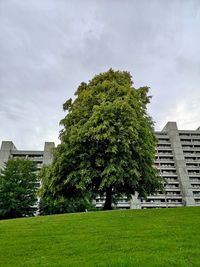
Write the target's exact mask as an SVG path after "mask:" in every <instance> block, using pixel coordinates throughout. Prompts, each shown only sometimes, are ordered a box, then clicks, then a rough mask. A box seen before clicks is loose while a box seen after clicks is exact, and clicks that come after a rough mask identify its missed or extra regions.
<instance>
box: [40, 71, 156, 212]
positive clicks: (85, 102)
mask: <svg viewBox="0 0 200 267" xmlns="http://www.w3.org/2000/svg"><path fill="white" fill-rule="evenodd" d="M148 91H149V88H148V87H141V88H138V89H135V88H134V87H133V82H132V77H131V75H130V73H128V72H123V71H113V70H112V69H110V70H109V71H107V72H105V73H101V74H99V75H97V76H95V77H94V78H93V79H92V80H91V81H89V82H88V83H84V82H82V83H81V84H80V86H79V87H78V89H77V91H76V92H75V96H76V98H75V99H74V100H72V99H69V100H67V101H66V102H65V103H64V105H63V109H64V111H66V112H67V115H66V116H65V117H64V118H63V119H62V120H61V125H62V126H63V130H62V131H61V133H60V139H61V144H60V145H58V147H57V149H56V151H55V155H54V160H53V164H52V167H51V172H50V174H49V176H48V183H47V184H48V186H46V189H48V190H49V192H52V194H54V195H61V196H73V195H82V194H84V192H92V193H93V195H94V197H95V196H96V195H105V196H106V201H105V209H111V204H112V203H113V201H114V200H115V199H117V198H118V197H120V196H122V195H126V196H128V197H130V196H131V194H134V193H135V191H137V192H138V193H139V195H140V196H143V197H145V196H147V195H149V194H151V193H154V192H155V191H156V190H157V189H159V188H160V187H161V180H160V178H159V177H158V174H157V171H156V169H155V168H154V167H153V163H154V157H155V146H156V142H157V140H156V137H155V135H154V129H153V121H152V119H151V117H150V116H149V115H148V113H147V104H148V103H149V102H150V96H148ZM46 189H45V188H44V191H45V190H46Z"/></svg>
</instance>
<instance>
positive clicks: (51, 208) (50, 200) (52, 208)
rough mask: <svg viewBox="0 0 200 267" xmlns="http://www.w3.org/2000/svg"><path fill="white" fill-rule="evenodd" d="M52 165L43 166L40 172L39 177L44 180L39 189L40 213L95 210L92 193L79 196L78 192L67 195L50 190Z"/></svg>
mask: <svg viewBox="0 0 200 267" xmlns="http://www.w3.org/2000/svg"><path fill="white" fill-rule="evenodd" d="M50 174H51V166H43V168H42V169H41V171H40V173H39V179H40V180H41V181H42V184H43V186H42V188H41V189H40V191H39V195H40V202H39V214H40V215H48V214H61V213H73V212H83V211H91V210H95V206H94V204H93V203H92V195H91V193H87V194H84V195H82V196H80V195H79V196H77V194H68V195H65V196H60V195H56V196H55V195H53V194H52V192H51V190H50V184H49V180H48V179H49V175H50Z"/></svg>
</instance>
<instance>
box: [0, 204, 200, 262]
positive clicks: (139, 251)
mask: <svg viewBox="0 0 200 267" xmlns="http://www.w3.org/2000/svg"><path fill="white" fill-rule="evenodd" d="M0 266H2V267H4V266H5V267H6V266H15V267H17V266H20V267H21V266H27V267H31V266H42V267H43V266H66V267H68V266H80V267H81V266H138V267H143V266H153V267H156V266H163V267H167V266H181V267H184V266H185V267H189V266H198V267H199V266H200V207H190V208H189V207H188V208H176V209H151V210H150V209H149V210H124V211H122V210H121V211H111V212H87V213H76V214H65V215H56V216H44V217H35V218H23V219H15V220H4V221H0Z"/></svg>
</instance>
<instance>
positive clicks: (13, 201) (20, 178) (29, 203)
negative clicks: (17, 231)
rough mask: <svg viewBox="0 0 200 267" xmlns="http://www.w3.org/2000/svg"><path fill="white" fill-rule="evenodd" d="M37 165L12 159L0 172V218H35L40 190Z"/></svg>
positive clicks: (23, 160) (28, 161)
mask: <svg viewBox="0 0 200 267" xmlns="http://www.w3.org/2000/svg"><path fill="white" fill-rule="evenodd" d="M36 171H37V168H36V164H35V162H33V161H30V160H25V159H10V160H8V161H7V162H6V163H5V167H4V168H3V169H2V170H1V171H0V218H1V219H6V218H17V217H24V216H33V215H34V212H35V211H36V207H35V204H36V201H37V196H36V192H37V190H38V185H37V175H36Z"/></svg>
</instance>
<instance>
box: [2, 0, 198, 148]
mask: <svg viewBox="0 0 200 267" xmlns="http://www.w3.org/2000/svg"><path fill="white" fill-rule="evenodd" d="M111 67H112V68H113V69H114V70H126V71H129V72H130V73H131V74H132V76H133V80H134V85H135V87H136V88H138V87H140V86H145V85H147V86H149V87H150V88H151V89H150V94H151V95H152V96H153V98H152V102H151V104H150V106H149V113H150V114H151V116H152V117H153V119H154V121H155V123H156V124H155V128H156V130H161V129H162V128H163V126H164V125H165V124H166V122H167V121H177V123H178V126H179V128H180V129H196V128H197V127H198V126H200V1H199V0H196V1H195V0H194V1H193V0H190V1H188V0H185V1H184V0H180V1H178V0H168V1H164V0H157V1H154V0H151V1H150V0H137V1H136V0H135V1H134V0H105V1H104V0H98V1H97V0H96V1H94V0H91V1H90V0H84V1H82V0H77V1H74V0H42V1H39V0H0V141H2V140H12V141H13V142H14V143H15V145H16V147H17V148H18V149H43V143H44V141H55V142H56V143H58V133H59V130H60V127H59V121H60V120H61V119H62V118H63V117H64V115H65V113H64V112H63V111H62V104H63V103H64V102H65V100H66V99H68V98H70V97H73V94H74V92H75V90H76V88H77V86H78V85H79V84H80V82H82V81H85V82H87V81H88V80H89V79H91V78H92V77H93V76H94V75H95V74H98V73H99V72H102V71H107V70H108V69H109V68H111Z"/></svg>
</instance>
